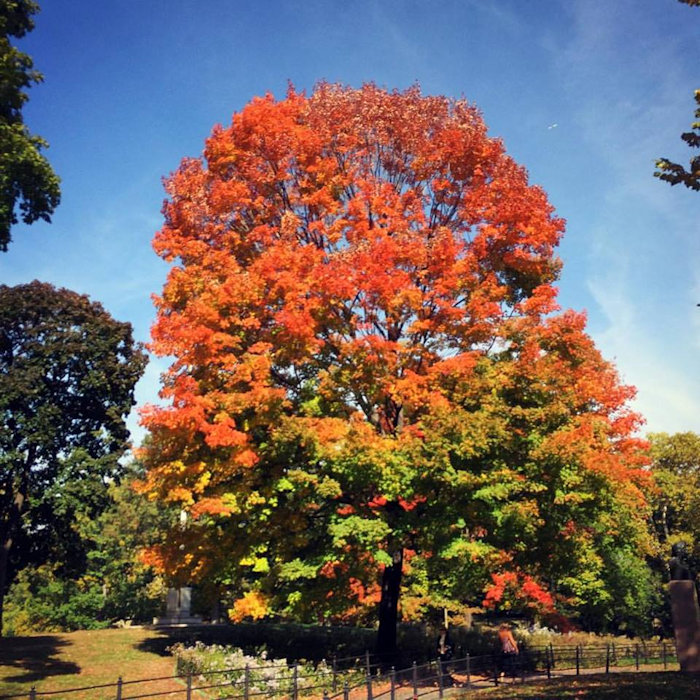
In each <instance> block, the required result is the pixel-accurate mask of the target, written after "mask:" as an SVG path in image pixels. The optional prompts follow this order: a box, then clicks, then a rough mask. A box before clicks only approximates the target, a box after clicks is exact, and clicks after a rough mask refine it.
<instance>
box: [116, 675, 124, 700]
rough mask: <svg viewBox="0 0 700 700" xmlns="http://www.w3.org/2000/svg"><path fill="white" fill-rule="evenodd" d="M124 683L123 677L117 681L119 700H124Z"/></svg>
mask: <svg viewBox="0 0 700 700" xmlns="http://www.w3.org/2000/svg"><path fill="white" fill-rule="evenodd" d="M123 683H124V681H122V677H121V676H119V678H118V679H117V700H122V685H123Z"/></svg>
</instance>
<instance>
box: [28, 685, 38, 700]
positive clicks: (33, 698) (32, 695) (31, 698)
mask: <svg viewBox="0 0 700 700" xmlns="http://www.w3.org/2000/svg"><path fill="white" fill-rule="evenodd" d="M29 700H36V686H35V685H33V686H32V689H31V690H30V691H29Z"/></svg>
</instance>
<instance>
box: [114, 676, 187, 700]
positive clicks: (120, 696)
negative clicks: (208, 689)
mask: <svg viewBox="0 0 700 700" xmlns="http://www.w3.org/2000/svg"><path fill="white" fill-rule="evenodd" d="M120 680H121V679H120ZM119 697H121V695H120V696H119ZM187 700H192V672H191V671H190V672H189V673H188V674H187Z"/></svg>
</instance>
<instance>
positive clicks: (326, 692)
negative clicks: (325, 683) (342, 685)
mask: <svg viewBox="0 0 700 700" xmlns="http://www.w3.org/2000/svg"><path fill="white" fill-rule="evenodd" d="M323 700H329V698H328V691H327V690H324V691H323Z"/></svg>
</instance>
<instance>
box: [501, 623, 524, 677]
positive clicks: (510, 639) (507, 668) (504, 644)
mask: <svg viewBox="0 0 700 700" xmlns="http://www.w3.org/2000/svg"><path fill="white" fill-rule="evenodd" d="M498 641H499V642H500V643H501V677H503V676H505V675H506V674H507V675H509V676H511V677H512V678H514V677H515V669H516V665H517V661H518V655H519V654H520V649H519V648H518V642H516V641H515V637H514V636H513V632H512V630H511V628H510V625H507V624H505V623H503V624H502V625H501V626H500V627H499V628H498Z"/></svg>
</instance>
